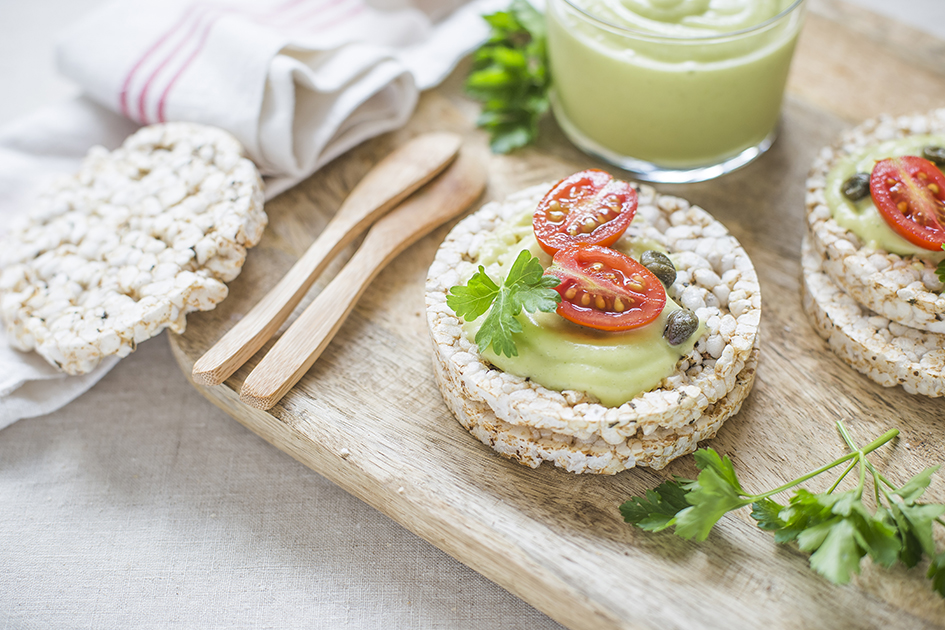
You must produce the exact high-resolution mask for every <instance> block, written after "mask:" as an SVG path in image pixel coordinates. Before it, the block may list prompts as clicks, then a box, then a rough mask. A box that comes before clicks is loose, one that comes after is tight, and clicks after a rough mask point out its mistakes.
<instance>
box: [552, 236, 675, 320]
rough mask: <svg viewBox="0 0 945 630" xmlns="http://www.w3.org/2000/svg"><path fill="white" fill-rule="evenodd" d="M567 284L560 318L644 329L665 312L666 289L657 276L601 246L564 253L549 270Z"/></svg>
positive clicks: (560, 288) (563, 287)
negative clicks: (643, 327) (642, 327)
mask: <svg viewBox="0 0 945 630" xmlns="http://www.w3.org/2000/svg"><path fill="white" fill-rule="evenodd" d="M545 274H546V275H550V276H554V277H556V278H558V279H559V280H560V281H561V284H559V285H558V286H557V287H555V290H556V291H558V293H560V294H561V302H560V303H559V304H558V311H557V312H558V315H560V316H561V317H564V318H565V319H568V320H570V321H572V322H574V323H575V324H581V325H582V326H588V327H590V328H596V329H598V330H607V331H619V330H630V329H632V328H639V327H640V326H644V325H646V324H648V323H650V322H652V321H653V320H654V319H656V318H657V317H658V316H659V314H660V313H662V312H663V307H664V306H665V305H666V290H665V289H664V288H663V283H662V282H660V280H659V278H657V277H656V276H655V275H653V273H652V272H651V271H650V270H649V269H647V268H646V267H644V266H643V265H641V264H640V263H638V262H637V261H635V260H634V259H632V258H630V257H629V256H627V255H626V254H624V253H622V252H618V251H617V250H615V249H611V248H609V247H602V246H598V245H572V246H571V247H566V248H564V249H561V250H559V251H558V253H557V254H555V257H554V262H553V264H552V265H551V267H549V268H548V270H547V271H546V272H545Z"/></svg>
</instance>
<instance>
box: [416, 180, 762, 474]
mask: <svg viewBox="0 0 945 630" xmlns="http://www.w3.org/2000/svg"><path fill="white" fill-rule="evenodd" d="M631 221H632V222H631ZM490 304H491V307H490ZM426 306H427V321H428V324H429V326H430V332H431V335H432V339H433V345H434V350H435V368H436V378H437V382H438V384H439V386H440V390H441V392H442V393H443V397H444V399H445V401H446V403H447V406H448V407H449V408H450V410H451V411H452V412H453V414H454V415H455V416H456V417H457V419H458V420H459V421H460V423H461V424H463V426H464V427H466V428H467V429H468V430H469V431H471V432H472V433H473V435H475V436H476V437H477V438H479V439H480V440H481V441H482V442H484V443H485V444H487V445H489V446H492V447H493V448H494V449H495V450H497V451H498V452H499V453H501V454H503V455H505V456H506V457H509V458H512V459H514V460H516V461H518V462H520V463H522V464H525V465H528V466H531V467H537V466H539V465H540V464H541V462H542V461H551V462H554V464H555V465H556V466H559V467H562V468H565V469H566V470H568V471H570V472H575V473H583V472H588V473H603V474H614V473H616V472H619V471H621V470H625V469H628V468H633V467H634V466H638V465H643V466H651V467H653V468H657V469H659V468H662V467H663V466H665V465H666V464H668V463H669V462H670V461H672V460H673V459H675V458H676V457H679V456H681V455H684V454H687V453H691V452H692V451H694V450H695V449H696V448H697V444H698V442H699V441H701V440H704V439H708V438H710V437H712V436H714V435H715V433H716V431H718V429H719V427H720V426H721V424H722V422H724V420H726V419H727V418H729V417H730V416H732V415H733V414H735V413H737V411H738V410H739V409H740V407H741V403H742V401H743V400H744V399H745V397H746V396H747V395H748V393H749V391H750V388H751V385H752V382H753V379H754V372H755V365H756V361H757V350H756V347H755V344H756V339H757V332H758V325H759V320H760V315H761V294H760V290H759V287H758V280H757V277H756V275H755V270H754V268H753V266H752V264H751V261H750V260H749V258H748V256H747V254H746V253H745V251H744V250H743V249H742V248H741V246H740V245H739V244H738V242H737V241H736V240H735V238H734V237H732V236H731V235H730V234H729V233H728V231H727V230H726V229H725V227H724V226H722V224H720V223H719V222H718V221H716V220H715V219H713V218H712V217H711V216H710V215H709V214H708V213H706V212H705V211H704V210H702V209H700V208H698V207H695V206H691V205H690V204H689V203H687V202H686V201H684V200H682V199H679V198H676V197H670V196H665V195H658V194H657V193H656V192H655V191H654V190H653V189H652V188H650V187H648V186H643V187H636V186H631V185H630V184H627V183H625V182H619V181H617V180H613V179H612V178H611V177H610V175H608V174H606V173H603V172H602V171H594V170H591V171H584V172H582V173H577V174H575V175H572V176H571V177H569V178H566V179H564V180H562V181H561V182H558V183H557V184H555V185H554V186H551V185H547V184H546V185H542V186H536V187H533V188H529V189H526V190H523V191H521V192H519V193H516V194H514V195H512V196H510V197H509V198H508V199H506V200H505V201H504V202H501V203H499V202H493V203H489V204H486V205H485V206H483V207H482V208H481V209H480V210H479V211H478V212H476V213H474V214H472V215H470V216H469V217H467V218H466V219H464V220H463V221H461V222H460V223H459V224H458V225H457V226H456V227H455V228H454V229H453V230H452V231H451V232H450V234H449V235H448V236H447V238H446V240H445V241H444V242H443V244H442V245H441V247H440V249H439V251H438V252H437V255H436V259H435V260H434V262H433V264H432V266H431V267H430V270H429V273H428V276H427V284H426Z"/></svg>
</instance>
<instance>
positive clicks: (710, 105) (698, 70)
mask: <svg viewBox="0 0 945 630" xmlns="http://www.w3.org/2000/svg"><path fill="white" fill-rule="evenodd" d="M794 6H795V2H794V0H724V1H714V0H713V1H710V0H549V2H548V10H547V22H548V55H549V63H550V65H551V71H552V76H553V78H554V101H553V107H554V112H555V115H556V116H557V117H558V118H559V120H564V121H566V124H567V125H569V126H570V127H573V128H575V129H577V130H579V131H580V133H581V134H583V135H584V136H586V137H587V138H588V139H589V140H590V141H592V142H593V143H595V144H596V145H598V146H599V147H602V148H603V149H604V150H606V151H610V152H613V153H616V154H619V155H622V156H629V157H631V158H634V159H637V160H645V161H647V162H651V163H653V164H657V165H660V166H663V167H670V168H691V167H700V166H705V165H710V164H716V163H718V162H720V161H722V160H724V159H728V158H731V157H732V156H736V155H738V154H739V153H740V152H742V151H744V150H746V149H748V148H749V147H754V146H756V145H759V144H760V143H762V142H763V141H765V139H766V138H767V137H769V134H771V133H772V130H773V129H774V127H775V125H776V124H777V121H778V115H779V112H780V108H781V98H782V93H783V91H784V84H785V81H786V79H787V75H788V68H789V66H790V63H791V57H792V55H793V52H794V44H795V41H796V39H797V34H798V31H799V29H800V24H801V16H802V10H801V9H800V8H798V9H797V10H795V11H789V9H791V8H792V7H794ZM779 16H780V19H779Z"/></svg>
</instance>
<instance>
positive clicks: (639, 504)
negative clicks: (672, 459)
mask: <svg viewBox="0 0 945 630" xmlns="http://www.w3.org/2000/svg"><path fill="white" fill-rule="evenodd" d="M684 481H689V480H684ZM687 507H689V502H688V501H686V491H685V490H683V488H682V486H681V485H680V481H679V480H677V481H665V482H663V483H661V484H660V485H658V486H657V487H656V488H655V489H653V490H647V491H646V496H645V497H633V498H632V499H630V500H629V501H627V502H626V503H624V504H623V505H621V506H620V514H621V515H622V516H623V520H624V521H626V522H627V523H630V524H631V525H636V526H637V527H639V528H641V529H644V530H646V531H648V532H659V531H662V530H664V529H666V528H667V527H671V526H672V525H675V524H676V514H678V513H679V512H680V511H681V510H684V509H685V508H687Z"/></svg>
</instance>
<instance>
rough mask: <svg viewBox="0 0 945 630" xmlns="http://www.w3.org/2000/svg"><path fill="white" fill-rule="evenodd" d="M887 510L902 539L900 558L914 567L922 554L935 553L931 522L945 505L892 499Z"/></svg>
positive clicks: (943, 511) (938, 515)
mask: <svg viewBox="0 0 945 630" xmlns="http://www.w3.org/2000/svg"><path fill="white" fill-rule="evenodd" d="M889 510H890V512H891V513H892V515H893V518H894V519H895V520H896V524H897V525H898V526H899V536H900V538H901V540H902V552H901V554H900V559H901V560H902V562H903V564H905V565H906V566H908V567H914V566H915V565H916V564H918V563H919V561H920V560H922V556H923V554H927V555H929V556H934V555H935V540H934V538H933V534H932V524H933V522H934V521H935V519H937V518H938V517H940V516H941V515H942V514H945V505H938V504H934V503H917V504H914V505H909V504H908V503H906V502H904V501H901V500H898V499H893V500H892V501H890V505H889Z"/></svg>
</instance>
